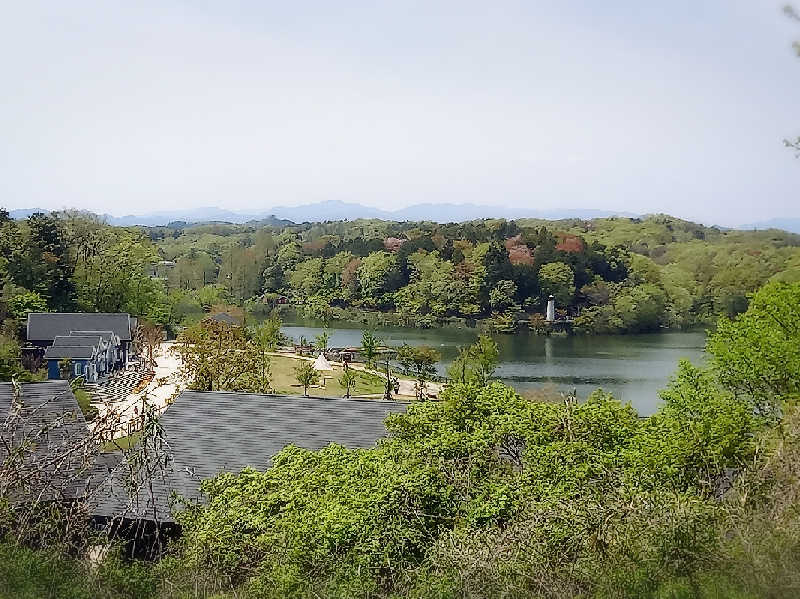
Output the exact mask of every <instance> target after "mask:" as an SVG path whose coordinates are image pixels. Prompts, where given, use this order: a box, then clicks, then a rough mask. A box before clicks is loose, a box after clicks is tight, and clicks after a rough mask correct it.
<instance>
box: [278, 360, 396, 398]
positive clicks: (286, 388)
mask: <svg viewBox="0 0 800 599" xmlns="http://www.w3.org/2000/svg"><path fill="white" fill-rule="evenodd" d="M299 363H300V360H298V359H296V358H290V357H288V356H270V365H271V368H272V386H273V387H274V388H275V392H276V393H286V394H292V395H296V394H301V395H302V393H303V387H302V386H300V385H299V384H298V383H297V379H295V376H294V368H295V366H297V365H298V364H299ZM334 368H335V370H333V371H331V372H325V373H321V374H324V375H325V377H326V378H325V386H324V387H322V386H321V384H322V381H321V380H320V386H316V387H310V388H309V389H308V394H309V395H321V396H324V397H342V396H343V395H344V387H342V386H341V385H340V384H339V377H340V376H341V375H342V369H341V367H340V366H338V365H336V366H334ZM350 393H351V395H354V396H355V395H372V394H376V393H383V379H382V378H381V377H378V376H375V375H373V374H368V373H366V372H360V371H359V372H358V380H357V381H356V386H355V388H354V389H351V390H350Z"/></svg>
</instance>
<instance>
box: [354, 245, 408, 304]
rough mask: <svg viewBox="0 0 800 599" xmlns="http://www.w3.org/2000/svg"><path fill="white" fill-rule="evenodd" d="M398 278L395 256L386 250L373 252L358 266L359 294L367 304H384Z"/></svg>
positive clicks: (396, 284)
mask: <svg viewBox="0 0 800 599" xmlns="http://www.w3.org/2000/svg"><path fill="white" fill-rule="evenodd" d="M399 278H400V270H399V268H398V265H397V258H396V257H395V256H394V255H393V254H390V253H388V252H373V253H371V254H370V255H369V256H367V257H366V258H364V259H363V260H362V261H361V265H360V266H359V267H358V280H359V282H360V284H361V295H362V297H363V298H364V302H365V303H366V304H367V305H369V306H381V305H385V304H386V303H387V301H386V296H387V294H388V293H390V292H392V291H394V290H395V289H397V286H398V284H399V282H400V281H399Z"/></svg>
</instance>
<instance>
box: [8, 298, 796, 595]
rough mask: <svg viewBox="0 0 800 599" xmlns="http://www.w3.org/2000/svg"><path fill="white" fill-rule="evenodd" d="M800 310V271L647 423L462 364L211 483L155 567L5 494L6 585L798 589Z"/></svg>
mask: <svg viewBox="0 0 800 599" xmlns="http://www.w3.org/2000/svg"><path fill="white" fill-rule="evenodd" d="M797 322H800V283H794V284H787V283H782V282H773V283H770V284H768V285H767V286H765V287H764V288H763V289H761V290H760V291H758V292H757V293H756V294H755V295H754V296H753V297H752V299H751V302H750V306H749V308H748V310H747V311H746V312H745V313H743V314H741V315H739V316H738V317H736V318H735V319H733V320H730V319H728V318H727V317H724V316H723V317H722V319H721V321H720V322H719V325H718V327H717V328H716V331H715V332H714V333H713V334H712V335H711V336H710V338H709V343H708V352H709V355H710V361H709V364H708V365H707V367H704V368H698V367H696V366H694V365H692V364H690V363H688V362H682V363H680V364H679V365H678V367H677V372H676V374H675V376H674V378H673V380H672V381H671V383H670V384H669V385H668V387H667V388H666V389H665V390H664V391H663V393H662V399H663V400H664V403H663V406H662V407H661V408H660V409H659V411H658V412H657V413H656V414H654V415H653V416H651V417H649V418H646V419H641V418H639V417H638V416H637V414H636V413H635V412H634V411H633V410H632V409H631V407H630V406H629V405H625V404H621V403H620V402H619V401H617V400H615V399H614V398H613V397H611V396H610V395H608V394H605V393H603V392H599V391H598V392H597V393H595V394H594V395H592V397H590V398H589V400H588V401H586V402H585V403H582V404H578V403H577V402H575V401H573V399H572V398H569V397H568V398H566V399H565V400H564V401H558V402H543V401H531V400H528V399H523V398H521V397H520V396H519V395H518V394H516V393H515V392H514V390H513V389H511V388H509V387H507V386H505V385H503V384H501V383H498V382H489V383H488V384H484V376H485V375H486V373H479V372H471V373H468V374H466V375H465V378H464V379H463V381H460V382H458V383H455V384H453V385H452V386H450V387H449V389H448V390H447V392H446V395H445V397H444V400H443V401H441V402H419V403H415V404H413V405H411V406H409V409H408V412H407V414H403V415H393V416H390V417H389V419H388V421H387V427H388V429H389V431H390V436H389V437H388V438H387V439H386V440H384V441H383V442H382V443H380V444H379V445H378V446H377V447H376V448H374V449H358V450H351V449H346V448H344V447H341V446H337V445H331V446H329V447H327V448H324V449H321V450H317V451H310V450H305V449H300V448H297V447H293V446H289V447H287V448H286V449H284V450H283V451H282V452H280V453H279V454H278V455H277V456H275V458H274V459H273V465H272V467H271V468H270V469H268V470H267V471H264V472H260V471H255V470H245V471H243V472H240V473H236V472H231V473H223V474H221V475H219V476H217V477H216V478H214V479H211V480H207V481H205V482H204V483H203V487H202V488H203V490H204V492H205V494H206V496H207V500H208V501H207V502H206V503H205V504H202V505H193V506H188V507H187V508H186V509H184V510H183V511H182V513H181V514H180V516H179V521H180V523H181V525H182V531H183V534H182V537H181V540H180V542H179V543H175V544H172V545H170V547H169V552H168V555H167V556H166V557H165V558H164V559H162V560H160V561H158V562H155V563H153V562H138V561H126V560H123V559H122V558H121V557H119V554H117V553H115V552H112V553H111V555H109V556H108V557H107V558H106V559H104V560H102V562H100V563H99V564H94V565H92V564H90V563H89V561H88V560H85V559H81V558H79V557H76V556H78V555H80V554H81V553H82V552H83V551H86V550H87V547H88V546H89V545H92V544H96V543H98V542H102V541H101V539H98V538H97V537H95V536H92V535H89V536H87V538H84V539H82V540H81V539H76V537H75V535H76V531H75V530H74V529H72V528H67V529H62V533H61V534H60V535H59V534H54V533H53V531H54V530H55V531H58V530H59V527H58V526H55V527H48V528H47V529H46V530H47V535H46V536H44V537H41V536H40V537H37V536H36V534H35V531H36V530H38V528H34V529H33V530H34V533H30V532H29V533H28V536H26V537H23V536H22V535H19V534H17V530H19V528H18V527H19V526H21V525H22V524H24V523H20V522H19V521H18V520H17V517H18V515H17V512H15V511H14V510H9V509H8V504H3V503H2V502H0V535H3V539H2V541H0V596H13V597H23V598H34V597H35V598H37V599H38V598H41V597H58V598H60V599H71V598H75V599H78V598H84V597H86V598H88V597H93V598H95V597H100V598H103V597H108V598H116V597H137V598H142V599H144V598H153V599H156V598H159V599H167V598H179V597H220V598H221V597H231V598H232V597H252V598H272V597H274V598H278V597H280V598H283V597H298V598H300V597H343V598H344V597H387V598H388V597H396V598H399V597H442V598H448V597H453V598H455V597H462V598H463V597H498V598H499V597H506V598H515V597H546V598H553V599H555V598H566V597H586V598H589V597H593V598H606V597H608V598H612V597H613V598H627V597H630V598H635V597H636V598H638V597H652V598H654V599H655V598H682V597H686V598H689V597H706V598H719V599H721V598H723V597H726V598H729V597H736V598H740V599H745V598H746V599H750V598H753V599H754V598H759V597H776V598H777V597H791V596H796V595H797V592H798V589H800V577H799V574H798V573H800V519H799V518H798V514H800V503H799V501H800V499H799V498H800V493H799V491H800V472H799V471H798V467H797V465H798V463H800V461H799V460H800V412H798V410H797V400H798V399H800V331H798V327H797ZM49 517H50V518H56V519H57V518H58V512H55V513H51V514H50V515H49ZM21 538H22V540H20V539H21ZM76 542H78V544H77V546H76ZM81 542H82V543H83V545H81ZM67 547H68V548H69V550H67V549H66V548H67Z"/></svg>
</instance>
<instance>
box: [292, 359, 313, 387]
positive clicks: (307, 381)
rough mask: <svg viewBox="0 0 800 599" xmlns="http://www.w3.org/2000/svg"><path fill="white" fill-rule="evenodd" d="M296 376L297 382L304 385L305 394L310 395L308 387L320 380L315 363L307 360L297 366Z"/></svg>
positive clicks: (295, 369)
mask: <svg viewBox="0 0 800 599" xmlns="http://www.w3.org/2000/svg"><path fill="white" fill-rule="evenodd" d="M294 376H295V378H296V379H297V382H298V383H299V384H300V385H302V386H303V395H308V388H309V387H310V386H311V385H316V384H317V382H319V372H317V370H316V369H315V368H314V364H312V363H311V362H308V361H306V360H303V361H302V362H301V363H300V364H298V365H297V366H295V368H294Z"/></svg>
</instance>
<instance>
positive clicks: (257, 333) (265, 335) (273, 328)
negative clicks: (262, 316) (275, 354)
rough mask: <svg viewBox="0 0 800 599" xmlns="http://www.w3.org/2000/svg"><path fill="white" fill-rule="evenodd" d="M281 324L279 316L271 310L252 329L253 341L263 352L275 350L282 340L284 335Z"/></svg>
mask: <svg viewBox="0 0 800 599" xmlns="http://www.w3.org/2000/svg"><path fill="white" fill-rule="evenodd" d="M282 325H283V323H282V322H281V318H280V316H278V313H277V312H275V311H274V310H273V311H272V312H271V313H270V315H269V318H267V319H266V320H264V321H263V322H262V323H261V324H259V325H257V326H256V327H255V328H254V329H253V333H252V339H253V341H254V342H255V343H256V345H258V347H259V348H262V349H263V351H265V352H268V351H275V350H276V349H278V346H279V345H281V343H283V341H284V335H283V333H281V326H282Z"/></svg>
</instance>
